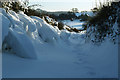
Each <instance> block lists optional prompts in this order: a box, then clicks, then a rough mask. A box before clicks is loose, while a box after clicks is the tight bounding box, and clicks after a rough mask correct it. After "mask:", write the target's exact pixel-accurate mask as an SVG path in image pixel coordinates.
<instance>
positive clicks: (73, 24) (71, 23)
mask: <svg viewBox="0 0 120 80" xmlns="http://www.w3.org/2000/svg"><path fill="white" fill-rule="evenodd" d="M62 22H63V23H64V24H65V25H68V26H70V27H72V28H76V29H78V30H81V29H83V27H82V25H83V24H84V23H85V22H81V21H80V20H73V21H71V20H63V21H62Z"/></svg>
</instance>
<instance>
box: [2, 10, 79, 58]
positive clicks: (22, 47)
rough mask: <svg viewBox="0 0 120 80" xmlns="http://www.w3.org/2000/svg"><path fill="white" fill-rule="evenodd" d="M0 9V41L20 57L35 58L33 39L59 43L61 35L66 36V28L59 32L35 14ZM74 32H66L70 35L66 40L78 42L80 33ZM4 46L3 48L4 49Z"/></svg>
mask: <svg viewBox="0 0 120 80" xmlns="http://www.w3.org/2000/svg"><path fill="white" fill-rule="evenodd" d="M0 10H1V13H0V15H1V17H3V18H2V24H3V26H2V27H3V34H2V36H3V38H2V42H3V41H4V44H7V45H8V46H9V47H10V48H11V49H12V51H13V52H14V53H15V54H17V55H19V56H21V57H26V58H37V54H36V51H35V49H34V43H33V42H34V40H39V41H40V42H43V43H50V44H59V42H61V39H62V38H61V37H64V38H65V37H66V36H64V35H65V34H66V33H67V32H66V30H64V31H62V32H61V31H60V30H59V29H58V28H55V27H53V26H51V25H49V24H47V23H46V22H45V21H44V20H42V19H41V18H38V17H35V16H31V17H29V16H27V15H26V14H24V13H23V12H19V13H15V12H14V11H12V10H9V11H8V13H7V12H6V11H5V10H4V9H2V8H1V9H0ZM63 32H64V33H63ZM8 33H9V34H8ZM74 34H75V35H74V36H73V33H70V32H69V33H68V36H69V37H70V38H69V39H68V42H72V43H75V44H76V43H79V41H81V39H80V38H79V39H78V35H80V34H81V33H79V34H78V35H77V33H74ZM75 36H76V37H75ZM5 37H6V38H5ZM75 41H77V42H75ZM60 44H61V43H60ZM1 45H2V44H1ZM5 47H6V46H4V47H3V48H4V49H5Z"/></svg>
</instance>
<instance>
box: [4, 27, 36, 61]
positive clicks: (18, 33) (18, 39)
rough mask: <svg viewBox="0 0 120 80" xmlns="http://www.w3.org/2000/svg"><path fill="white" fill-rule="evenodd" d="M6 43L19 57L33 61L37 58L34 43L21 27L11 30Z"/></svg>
mask: <svg viewBox="0 0 120 80" xmlns="http://www.w3.org/2000/svg"><path fill="white" fill-rule="evenodd" d="M6 41H7V43H8V45H10V47H11V48H12V49H13V51H14V52H15V53H16V54H17V55H18V56H20V57H23V58H32V59H36V58H37V55H36V54H35V53H36V52H35V49H34V47H33V44H32V41H31V40H30V38H29V37H28V36H27V35H26V34H25V32H23V31H22V30H21V29H20V28H19V27H16V28H14V29H12V28H10V29H9V34H8V36H7V38H6Z"/></svg>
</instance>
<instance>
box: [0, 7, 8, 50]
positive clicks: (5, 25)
mask: <svg viewBox="0 0 120 80" xmlns="http://www.w3.org/2000/svg"><path fill="white" fill-rule="evenodd" d="M2 11H3V10H2V9H0V12H2ZM0 19H1V20H0V22H2V23H1V24H2V25H1V26H0V29H1V30H2V35H1V34H0V38H1V40H2V41H0V49H1V47H2V42H3V41H4V39H5V37H6V36H7V35H8V28H9V26H10V21H9V20H8V19H7V18H6V17H5V16H4V15H3V14H2V13H0Z"/></svg>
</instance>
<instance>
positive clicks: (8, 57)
mask: <svg viewBox="0 0 120 80" xmlns="http://www.w3.org/2000/svg"><path fill="white" fill-rule="evenodd" d="M0 10H1V12H0V16H1V17H2V24H3V25H2V28H3V27H4V28H3V31H2V33H3V34H2V37H3V38H2V42H3V43H2V44H0V45H3V47H2V48H3V50H4V49H6V47H4V45H5V44H7V45H8V46H9V47H10V48H11V49H12V52H10V51H8V52H5V51H6V50H5V51H3V53H4V54H3V77H4V78H66V77H67V78H117V77H118V74H117V73H118V72H117V70H118V68H117V66H118V65H117V59H118V56H117V49H118V48H117V47H118V45H117V44H116V45H113V44H112V43H110V42H109V41H106V42H104V43H103V44H102V45H101V46H95V45H93V44H92V43H86V42H85V34H86V31H82V32H80V33H75V32H69V31H67V30H65V29H64V30H61V31H60V30H59V29H58V28H55V26H54V27H53V26H51V25H49V24H47V23H46V22H45V21H44V20H42V19H41V18H39V17H35V16H27V15H26V14H24V13H23V12H19V13H15V12H14V11H11V10H8V12H6V11H5V10H4V9H2V8H0ZM0 27H1V26H0ZM114 27H115V25H114ZM10 53H12V54H10ZM13 53H15V54H13Z"/></svg>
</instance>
